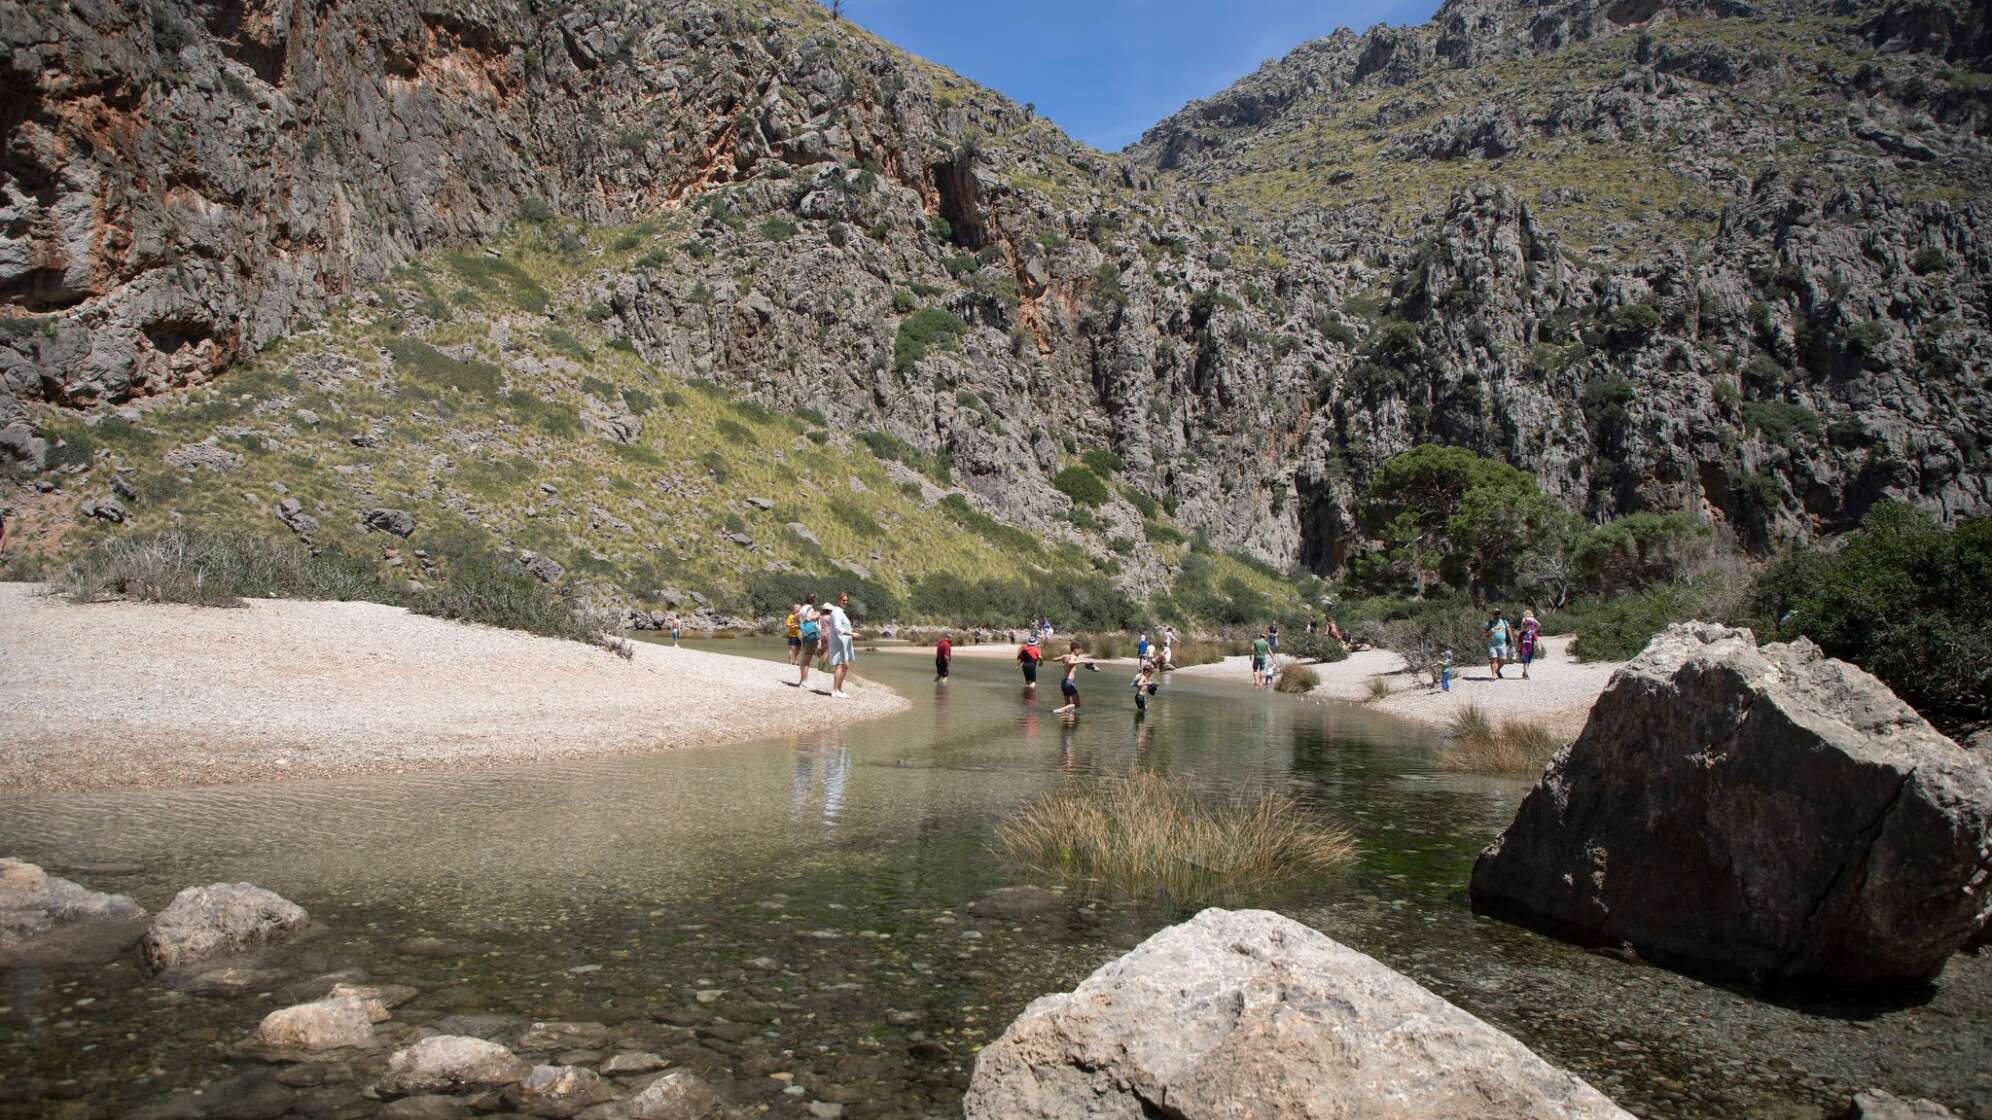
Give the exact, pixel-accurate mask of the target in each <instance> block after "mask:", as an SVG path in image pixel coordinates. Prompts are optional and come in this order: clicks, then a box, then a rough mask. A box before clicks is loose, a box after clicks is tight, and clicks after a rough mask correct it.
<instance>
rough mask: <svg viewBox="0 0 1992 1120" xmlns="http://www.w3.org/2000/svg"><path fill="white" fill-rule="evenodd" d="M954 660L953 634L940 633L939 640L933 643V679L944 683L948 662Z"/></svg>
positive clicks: (946, 676)
mask: <svg viewBox="0 0 1992 1120" xmlns="http://www.w3.org/2000/svg"><path fill="white" fill-rule="evenodd" d="M953 660H954V635H953V634H942V635H941V640H940V641H938V642H935V643H934V679H935V680H937V681H940V682H942V683H944V684H945V683H946V682H947V679H948V663H949V662H951V661H953Z"/></svg>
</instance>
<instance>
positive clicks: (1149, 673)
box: [1134, 661, 1156, 712]
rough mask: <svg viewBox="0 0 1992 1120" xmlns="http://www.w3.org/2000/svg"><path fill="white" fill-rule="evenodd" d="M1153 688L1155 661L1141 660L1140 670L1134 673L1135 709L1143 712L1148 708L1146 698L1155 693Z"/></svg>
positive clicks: (1154, 687) (1154, 686)
mask: <svg viewBox="0 0 1992 1120" xmlns="http://www.w3.org/2000/svg"><path fill="white" fill-rule="evenodd" d="M1155 689H1156V685H1155V663H1154V662H1153V661H1143V662H1142V663H1141V672H1139V673H1137V674H1135V677H1134V710H1135V711H1137V712H1145V711H1147V710H1148V698H1149V697H1150V696H1153V695H1155Z"/></svg>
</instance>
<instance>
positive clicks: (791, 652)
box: [782, 603, 802, 665]
mask: <svg viewBox="0 0 1992 1120" xmlns="http://www.w3.org/2000/svg"><path fill="white" fill-rule="evenodd" d="M782 633H784V634H786V635H788V647H789V648H788V658H789V664H791V665H793V664H795V660H796V658H797V657H798V656H799V655H800V654H801V653H802V604H801V603H790V604H789V613H788V617H787V618H785V619H783V620H782Z"/></svg>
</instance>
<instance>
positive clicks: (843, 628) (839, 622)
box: [830, 607, 851, 638]
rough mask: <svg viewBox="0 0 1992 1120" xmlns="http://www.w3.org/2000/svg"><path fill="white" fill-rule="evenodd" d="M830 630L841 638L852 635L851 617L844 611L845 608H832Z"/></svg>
mask: <svg viewBox="0 0 1992 1120" xmlns="http://www.w3.org/2000/svg"><path fill="white" fill-rule="evenodd" d="M830 632H831V633H832V634H835V635H837V636H838V637H840V638H848V637H850V636H851V618H850V616H849V615H847V614H845V613H844V608H842V607H831V608H830Z"/></svg>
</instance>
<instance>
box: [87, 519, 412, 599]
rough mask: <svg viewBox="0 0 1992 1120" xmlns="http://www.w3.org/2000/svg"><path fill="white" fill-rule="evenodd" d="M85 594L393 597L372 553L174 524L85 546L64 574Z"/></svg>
mask: <svg viewBox="0 0 1992 1120" xmlns="http://www.w3.org/2000/svg"><path fill="white" fill-rule="evenodd" d="M57 587H58V588H59V589H60V590H61V591H62V593H63V594H65V595H67V596H69V597H70V598H71V599H73V600H75V601H77V602H84V603H88V602H98V601H101V600H105V599H115V598H124V599H137V600H141V601H144V602H150V603H187V604H191V605H193V606H201V607H239V606H241V605H242V600H243V599H244V598H248V597H253V598H257V599H267V598H281V599H333V600H339V601H342V602H343V601H348V600H353V599H360V600H366V601H371V602H393V601H395V595H394V593H393V591H392V590H391V589H390V588H388V587H387V586H386V585H385V584H383V583H381V581H380V580H379V579H378V578H376V577H375V576H374V574H373V572H372V570H371V569H370V568H369V567H368V566H367V565H366V563H365V562H364V561H360V560H357V559H355V558H353V557H351V556H348V555H346V554H345V553H341V552H336V551H332V550H327V551H325V552H324V553H323V554H321V555H316V556H314V555H312V553H311V550H309V549H307V548H305V547H304V546H303V545H302V544H298V543H297V542H294V541H284V540H278V539H274V538H270V537H259V536H255V535H252V534H248V533H240V532H233V533H203V532H196V531H191V530H179V529H174V530H169V531H166V532H161V533H143V534H131V535H120V536H114V537H107V538H105V539H103V540H101V541H99V542H97V543H96V544H95V545H93V546H92V547H90V548H89V549H88V550H86V551H84V552H83V553H81V554H79V555H78V556H77V557H76V558H75V559H74V560H72V561H71V562H70V563H69V565H68V566H67V568H65V569H64V570H63V572H62V574H61V576H60V577H59V578H58V580H57Z"/></svg>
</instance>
